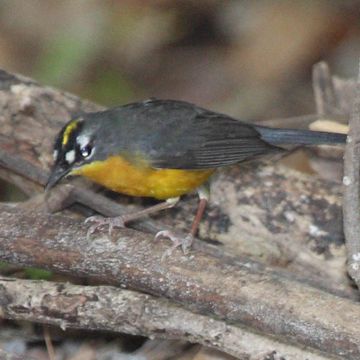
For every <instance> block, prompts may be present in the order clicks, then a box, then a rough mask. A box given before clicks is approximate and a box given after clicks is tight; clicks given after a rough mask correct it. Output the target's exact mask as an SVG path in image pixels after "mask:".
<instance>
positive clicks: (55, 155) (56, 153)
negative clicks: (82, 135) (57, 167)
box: [53, 150, 59, 160]
mask: <svg viewBox="0 0 360 360" xmlns="http://www.w3.org/2000/svg"><path fill="white" fill-rule="evenodd" d="M58 155H59V152H58V151H57V150H54V152H53V158H54V160H56V159H57V157H58Z"/></svg>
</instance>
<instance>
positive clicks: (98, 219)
mask: <svg viewBox="0 0 360 360" xmlns="http://www.w3.org/2000/svg"><path fill="white" fill-rule="evenodd" d="M88 223H93V225H91V226H90V227H89V230H88V231H87V234H86V237H87V239H89V238H90V235H91V234H93V233H94V232H95V231H96V230H97V229H99V228H101V227H103V226H105V225H108V226H109V236H110V237H111V234H112V231H113V229H114V227H118V228H124V227H125V220H124V218H123V217H122V216H117V217H113V218H106V217H103V216H99V215H95V216H90V217H88V218H87V219H86V220H85V224H88Z"/></svg>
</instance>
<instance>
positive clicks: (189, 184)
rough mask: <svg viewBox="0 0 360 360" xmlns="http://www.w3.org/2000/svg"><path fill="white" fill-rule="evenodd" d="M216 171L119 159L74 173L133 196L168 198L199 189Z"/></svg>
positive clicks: (94, 164)
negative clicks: (137, 164) (158, 165)
mask: <svg viewBox="0 0 360 360" xmlns="http://www.w3.org/2000/svg"><path fill="white" fill-rule="evenodd" d="M213 172H214V170H212V169H210V170H178V169H153V168H151V167H149V166H146V165H139V166H134V165H133V164H131V163H130V162H128V161H126V160H124V159H123V158H121V157H120V156H113V157H110V158H109V159H107V160H105V161H94V162H93V163H90V164H87V165H84V166H82V167H80V168H78V169H75V170H73V171H72V172H71V175H81V176H85V177H86V178H88V179H90V180H92V181H94V182H95V183H98V184H100V185H102V186H104V187H106V188H108V189H111V190H113V191H116V192H119V193H122V194H127V195H131V196H144V197H154V198H156V199H168V198H171V197H177V196H180V195H183V194H186V193H188V192H191V191H192V190H194V189H196V188H198V187H199V186H200V185H201V184H202V183H204V182H205V181H206V180H207V179H208V178H209V177H210V175H211V174H212V173H213Z"/></svg>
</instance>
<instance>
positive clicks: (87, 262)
mask: <svg viewBox="0 0 360 360" xmlns="http://www.w3.org/2000/svg"><path fill="white" fill-rule="evenodd" d="M0 222H1V223H2V224H3V226H2V228H1V231H0V259H1V260H4V261H7V262H10V263H17V264H21V265H23V266H37V267H42V268H46V269H50V270H53V271H56V272H59V273H63V274H69V275H73V276H78V277H79V276H82V277H88V278H90V279H93V280H97V281H100V282H102V283H104V282H106V283H109V284H113V285H117V286H120V287H126V288H130V289H135V290H139V291H142V292H145V293H148V294H152V295H154V296H160V297H166V298H168V299H170V300H172V301H175V302H176V303H178V304H181V305H182V306H184V307H186V308H187V309H189V310H191V311H194V312H196V313H199V314H204V315H208V316H211V317H214V318H216V319H219V320H223V321H225V322H227V323H232V324H238V325H240V326H246V327H248V328H250V329H252V330H253V331H256V332H259V333H263V334H271V335H272V336H273V337H274V338H276V339H278V340H279V341H284V342H286V341H289V342H290V343H293V344H298V345H302V346H308V347H311V348H314V349H317V350H320V351H323V352H325V353H327V354H328V356H340V355H341V356H344V357H345V358H347V359H358V358H359V356H360V340H359V339H360V328H359V327H358V326H357V323H356V322H354V321H353V320H352V319H357V318H358V317H359V316H360V307H359V305H358V304H356V303H354V302H352V301H350V300H347V299H342V298H339V297H336V296H333V295H330V294H328V293H326V292H323V291H321V290H318V289H315V288H313V287H310V286H307V285H305V284H301V283H298V282H295V281H291V280H288V279H284V278H281V277H278V276H276V274H272V273H267V272H262V271H259V269H258V268H255V269H254V268H252V266H251V264H249V263H247V262H245V263H243V266H242V267H240V266H239V264H238V265H233V266H232V265H229V264H224V263H223V262H221V260H219V259H216V258H214V257H211V256H209V255H207V254H205V253H202V252H200V251H199V252H196V253H195V252H193V254H192V255H191V256H190V257H186V256H183V255H181V252H180V251H179V252H177V253H176V254H174V256H173V257H171V258H168V259H167V260H166V261H163V262H161V257H162V254H163V252H164V251H165V250H166V248H167V244H166V243H165V242H154V241H153V238H152V236H148V235H146V234H143V233H140V232H136V231H134V230H130V229H122V230H119V231H115V236H116V241H115V242H113V241H111V240H109V238H108V237H107V236H106V235H105V236H104V235H102V234H101V233H100V234H96V236H95V237H94V238H93V239H87V238H86V227H85V226H84V224H83V222H82V221H80V220H76V219H73V218H70V217H64V216H59V215H58V216H54V215H53V216H51V215H46V214H42V213H35V212H34V211H31V212H28V211H27V212H24V211H21V210H20V209H18V208H17V207H10V208H9V207H2V209H1V213H0ZM314 299H316V301H314Z"/></svg>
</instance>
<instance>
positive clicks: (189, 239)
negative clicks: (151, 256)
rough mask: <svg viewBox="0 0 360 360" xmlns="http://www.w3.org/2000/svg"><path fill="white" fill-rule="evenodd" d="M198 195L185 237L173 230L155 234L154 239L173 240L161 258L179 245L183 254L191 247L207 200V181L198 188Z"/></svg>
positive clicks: (208, 194)
mask: <svg viewBox="0 0 360 360" xmlns="http://www.w3.org/2000/svg"><path fill="white" fill-rule="evenodd" d="M198 195H199V203H198V207H197V210H196V215H195V217H194V220H193V223H192V225H191V229H190V232H189V233H188V234H187V235H186V236H185V237H184V236H179V235H176V234H175V233H174V232H172V231H170V230H162V231H159V232H158V233H157V234H156V235H155V239H158V238H160V237H165V238H168V239H170V240H171V241H172V242H173V246H172V247H171V248H170V249H168V250H167V251H166V252H165V253H164V255H163V258H164V257H167V256H169V255H171V254H172V252H173V251H174V250H175V249H176V248H177V247H179V246H181V248H182V250H183V252H184V254H186V253H187V252H188V250H189V249H190V248H191V245H192V243H193V241H194V237H195V235H196V233H197V231H198V228H199V224H200V221H201V219H202V217H203V215H204V211H205V208H206V205H207V203H208V202H209V198H210V191H209V184H208V183H207V184H206V185H203V186H201V187H200V188H199V189H198Z"/></svg>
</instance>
